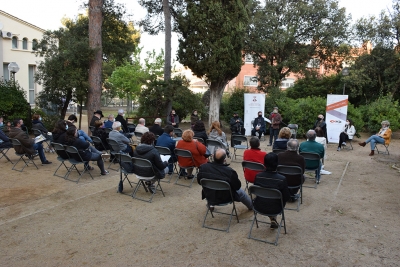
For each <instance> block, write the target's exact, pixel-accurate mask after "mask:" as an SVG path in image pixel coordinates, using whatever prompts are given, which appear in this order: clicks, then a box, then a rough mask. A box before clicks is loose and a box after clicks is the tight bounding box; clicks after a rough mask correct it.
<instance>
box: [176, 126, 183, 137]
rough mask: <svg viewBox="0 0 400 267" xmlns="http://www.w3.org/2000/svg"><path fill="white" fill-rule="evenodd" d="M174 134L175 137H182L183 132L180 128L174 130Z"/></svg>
mask: <svg viewBox="0 0 400 267" xmlns="http://www.w3.org/2000/svg"><path fill="white" fill-rule="evenodd" d="M174 134H175V136H176V137H182V134H183V131H182V129H180V128H174Z"/></svg>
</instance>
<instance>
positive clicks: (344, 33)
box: [245, 0, 350, 91]
mask: <svg viewBox="0 0 400 267" xmlns="http://www.w3.org/2000/svg"><path fill="white" fill-rule="evenodd" d="M252 12H253V16H252V20H251V22H250V24H249V27H248V29H247V36H246V48H245V52H246V53H248V54H250V55H252V56H253V59H254V64H255V65H256V66H257V67H258V79H259V82H260V89H261V90H264V91H267V88H268V87H270V86H272V87H279V85H280V83H281V81H282V80H283V79H284V78H285V77H286V76H288V75H289V73H290V72H295V73H304V72H306V71H307V63H308V62H309V61H310V60H311V59H312V58H317V59H318V60H319V62H320V63H321V64H324V66H325V68H332V69H339V68H341V61H342V60H343V58H344V56H345V55H346V54H347V53H348V51H349V50H348V49H342V48H343V47H341V44H342V43H343V42H346V40H347V37H348V34H349V21H350V17H348V16H346V13H345V9H344V8H339V5H338V1H337V0H302V1H298V0H268V1H265V5H261V4H260V3H258V4H256V5H255V6H254V7H253V9H252Z"/></svg>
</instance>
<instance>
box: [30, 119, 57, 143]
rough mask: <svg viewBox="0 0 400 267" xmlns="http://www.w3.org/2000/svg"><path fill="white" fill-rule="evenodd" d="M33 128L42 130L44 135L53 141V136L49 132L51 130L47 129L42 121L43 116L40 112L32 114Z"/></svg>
mask: <svg viewBox="0 0 400 267" xmlns="http://www.w3.org/2000/svg"><path fill="white" fill-rule="evenodd" d="M32 129H36V130H40V131H41V132H42V135H43V136H44V137H45V138H46V139H47V140H50V141H52V140H53V136H52V135H51V134H49V131H48V130H47V129H46V127H45V126H44V124H43V122H42V116H40V115H39V114H33V116H32ZM38 135H39V134H35V136H38Z"/></svg>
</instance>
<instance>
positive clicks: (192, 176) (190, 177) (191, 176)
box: [186, 175, 194, 180]
mask: <svg viewBox="0 0 400 267" xmlns="http://www.w3.org/2000/svg"><path fill="white" fill-rule="evenodd" d="M193 178H194V175H188V176H187V177H186V179H188V180H191V179H193Z"/></svg>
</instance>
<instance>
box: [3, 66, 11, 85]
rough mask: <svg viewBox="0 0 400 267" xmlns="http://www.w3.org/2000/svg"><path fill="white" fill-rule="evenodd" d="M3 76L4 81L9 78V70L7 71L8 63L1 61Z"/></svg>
mask: <svg viewBox="0 0 400 267" xmlns="http://www.w3.org/2000/svg"><path fill="white" fill-rule="evenodd" d="M3 78H4V80H5V81H9V80H10V72H9V71H8V63H3Z"/></svg>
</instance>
